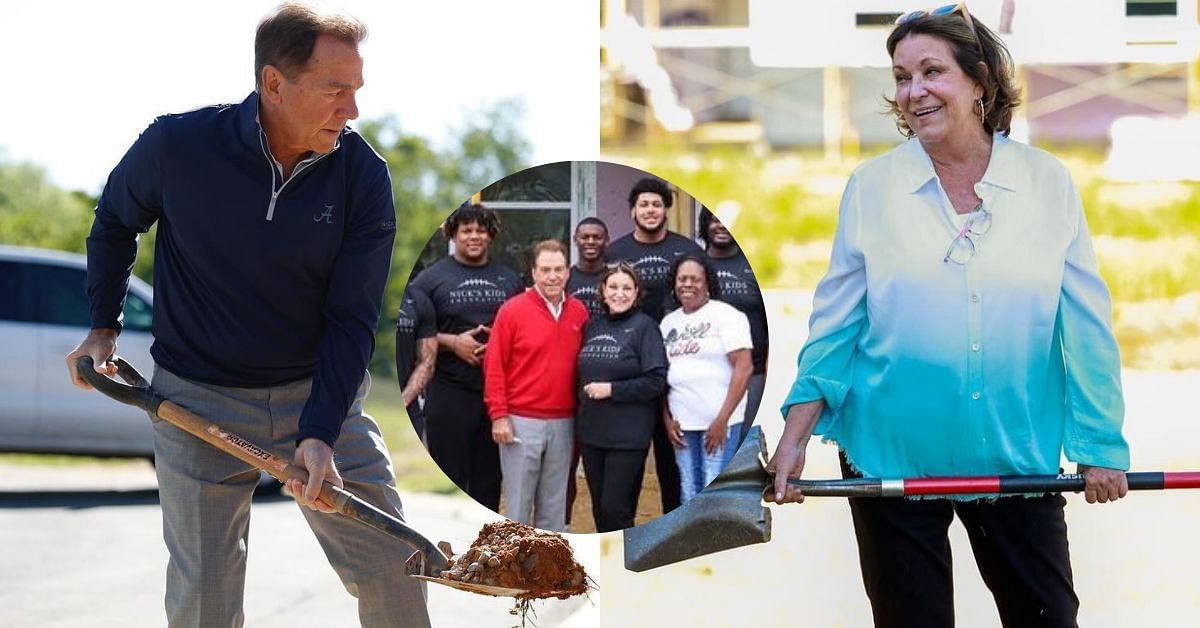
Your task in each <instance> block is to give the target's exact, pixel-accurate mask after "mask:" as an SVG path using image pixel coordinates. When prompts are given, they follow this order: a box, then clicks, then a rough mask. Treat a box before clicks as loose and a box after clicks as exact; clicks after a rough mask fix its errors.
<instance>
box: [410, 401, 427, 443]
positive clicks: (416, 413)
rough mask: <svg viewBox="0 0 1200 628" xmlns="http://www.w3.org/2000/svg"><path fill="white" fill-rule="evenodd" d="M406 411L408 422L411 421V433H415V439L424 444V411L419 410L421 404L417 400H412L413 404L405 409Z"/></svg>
mask: <svg viewBox="0 0 1200 628" xmlns="http://www.w3.org/2000/svg"><path fill="white" fill-rule="evenodd" d="M405 409H406V410H408V420H409V421H412V426H413V431H415V432H416V433H417V438H418V439H420V440H421V442H425V411H424V410H422V409H421V402H420V400H418V399H413V402H412V403H410V404H408V406H406V407H405Z"/></svg>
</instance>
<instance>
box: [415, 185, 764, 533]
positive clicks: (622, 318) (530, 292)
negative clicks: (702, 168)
mask: <svg viewBox="0 0 1200 628" xmlns="http://www.w3.org/2000/svg"><path fill="white" fill-rule="evenodd" d="M766 356H767V320H766V312H765V308H764V306H763V300H762V294H761V292H760V290H759V287H758V282H757V281H756V280H755V277H754V272H753V270H752V269H751V267H750V263H749V262H748V261H747V259H746V256H745V254H744V253H743V252H742V250H741V249H740V247H739V246H738V244H737V241H736V240H735V239H734V237H733V235H732V234H731V233H730V231H729V230H728V229H727V228H726V227H725V226H724V225H723V224H722V223H721V221H720V220H719V219H718V217H717V216H715V215H714V214H713V213H712V212H710V211H709V210H708V209H707V208H705V207H704V206H703V205H702V204H701V202H700V201H699V200H698V199H696V198H693V197H692V196H691V195H689V194H688V193H687V192H685V191H683V190H681V189H679V188H678V187H676V186H674V185H671V184H670V183H669V182H666V181H663V180H661V179H659V178H657V177H655V176H654V175H652V174H649V173H646V172H643V171H641V170H637V169H634V168H630V167H627V166H622V165H618V164H613V163H606V162H558V163H552V164H546V165H542V166H537V167H534V168H529V169H527V170H523V171H521V172H518V173H516V174H513V175H510V176H508V177H506V178H504V179H501V180H500V181H497V182H495V183H493V184H491V185H489V186H488V187H486V188H484V189H483V190H481V191H480V192H479V193H477V194H476V195H475V196H473V197H472V198H471V199H470V200H469V201H468V202H466V203H464V204H463V205H462V206H460V207H458V208H457V209H455V210H454V211H452V212H451V213H450V214H449V216H447V218H446V220H445V222H444V223H443V224H442V226H441V229H440V230H439V231H438V232H437V233H435V234H433V235H432V237H431V238H430V240H429V243H428V244H427V245H426V247H425V250H424V251H423V253H422V255H421V258H420V260H419V261H418V263H417V264H416V267H415V268H414V269H413V273H412V276H411V277H410V279H409V282H408V284H407V286H406V288H405V291H404V297H403V305H402V307H401V309H400V312H399V314H398V325H397V338H396V361H397V370H398V372H399V379H400V385H401V386H402V388H403V389H404V400H405V402H406V404H407V405H408V409H409V414H410V416H411V418H412V422H413V427H414V428H415V429H416V430H417V433H418V434H419V435H420V437H421V440H422V442H423V443H424V444H425V445H426V447H427V449H428V450H429V453H430V455H431V456H432V458H433V460H434V461H435V462H436V463H437V464H438V466H439V467H441V469H442V471H443V472H445V473H446V475H447V476H448V477H449V478H450V480H452V481H453V482H454V483H455V484H456V485H458V486H459V487H460V488H461V489H462V490H463V491H465V492H466V493H467V494H468V495H470V496H471V497H472V498H474V499H475V500H476V501H478V502H479V503H481V504H483V505H484V506H487V507H488V508H490V509H492V510H494V511H496V512H498V513H500V514H502V515H504V516H505V517H508V518H509V519H512V520H513V521H517V522H519V523H524V524H528V525H532V526H534V527H537V528H540V529H544V530H552V531H567V532H608V531H614V530H622V529H625V528H629V527H632V526H634V525H637V524H641V523H645V522H647V521H650V520H653V519H655V518H657V517H658V516H660V515H662V514H663V513H665V512H670V511H671V510H674V509H675V508H678V507H679V506H680V505H681V504H682V503H684V502H687V501H688V500H691V499H697V494H699V493H700V491H701V489H703V488H704V487H705V486H706V485H707V484H709V483H710V482H712V481H713V480H714V478H716V476H717V474H718V473H719V472H720V470H721V469H722V468H723V467H724V466H725V465H726V464H727V463H728V462H729V460H730V458H731V457H732V456H733V453H734V452H735V451H736V450H737V447H738V445H739V444H740V443H741V441H742V439H743V438H745V435H746V433H747V430H748V429H749V427H750V425H751V424H752V423H753V420H754V416H755V415H756V413H757V411H758V407H759V402H760V400H761V398H762V393H763V388H764V383H765V382H764V380H765V376H766ZM705 496H706V495H701V496H700V498H704V497H705Z"/></svg>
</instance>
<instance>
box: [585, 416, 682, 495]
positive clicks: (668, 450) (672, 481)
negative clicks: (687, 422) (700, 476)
mask: <svg viewBox="0 0 1200 628" xmlns="http://www.w3.org/2000/svg"><path fill="white" fill-rule="evenodd" d="M651 442H652V443H653V445H654V472H655V473H657V474H658V492H659V494H660V495H662V509H663V514H664V515H665V514H667V513H668V512H671V511H672V510H675V509H676V508H679V501H680V499H681V498H682V496H681V495H680V492H679V482H680V479H679V466H678V465H676V464H675V446H674V445H672V444H671V439H669V438H667V427H666V426H665V425H663V422H662V420H661V418H660V419H659V420H658V421H656V422H655V426H654V438H653V439H652V440H651ZM586 468H587V467H584V469H585V470H586Z"/></svg>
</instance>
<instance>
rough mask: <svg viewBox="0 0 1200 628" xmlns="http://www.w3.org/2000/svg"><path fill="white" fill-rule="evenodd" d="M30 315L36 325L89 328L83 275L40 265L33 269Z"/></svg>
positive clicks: (66, 269)
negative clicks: (34, 280) (35, 271)
mask: <svg viewBox="0 0 1200 628" xmlns="http://www.w3.org/2000/svg"><path fill="white" fill-rule="evenodd" d="M35 285H36V289H35V290H34V312H35V317H36V319H37V322H39V323H49V324H51V325H71V326H74V327H91V306H90V304H89V303H88V298H87V291H86V290H87V289H86V285H87V271H85V270H83V269H82V268H69V267H66V266H54V265H49V264H41V265H38V266H37V281H36V283H35Z"/></svg>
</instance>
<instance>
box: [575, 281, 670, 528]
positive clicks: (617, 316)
mask: <svg viewBox="0 0 1200 628" xmlns="http://www.w3.org/2000/svg"><path fill="white" fill-rule="evenodd" d="M599 289H600V303H601V307H602V308H603V310H604V315H603V316H596V317H593V318H592V320H591V321H589V322H588V324H587V327H586V328H585V329H584V335H583V348H582V349H581V350H580V352H579V386H580V392H579V398H580V401H579V410H578V416H577V418H576V421H575V430H576V437H577V440H578V442H579V443H580V444H581V445H582V448H583V469H584V473H585V474H586V475H587V483H588V490H589V491H591V493H592V516H593V517H594V518H595V520H596V531H598V532H609V531H612V530H623V529H625V528H629V527H632V526H633V519H634V514H635V513H636V511H637V501H638V494H639V493H640V492H641V487H642V473H643V469H644V468H645V463H646V455H647V453H648V452H649V450H650V437H651V435H652V434H653V432H654V425H655V422H656V421H658V420H659V411H660V408H661V406H662V396H663V393H664V392H665V391H666V387H667V353H666V350H665V349H664V347H663V340H662V334H661V333H660V332H659V330H658V324H657V323H655V322H654V319H652V318H650V317H649V316H647V315H645V314H643V313H641V311H640V310H639V309H638V300H639V296H640V293H641V280H640V279H639V278H638V274H637V271H636V270H634V268H633V267H632V266H630V265H629V264H627V263H624V262H622V263H620V264H618V265H616V266H613V267H611V268H609V269H608V270H606V271H605V272H604V274H602V275H601V276H600V286H599Z"/></svg>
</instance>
